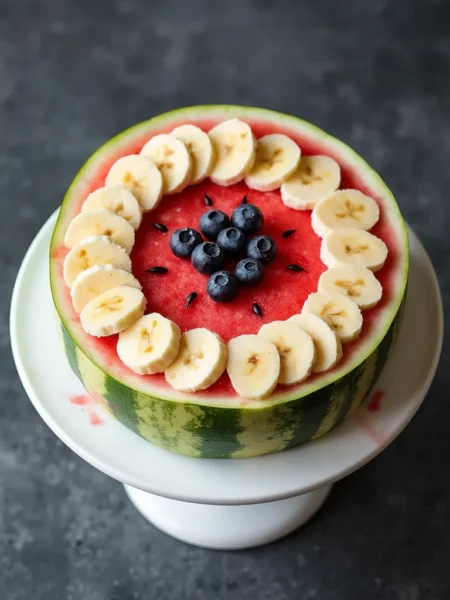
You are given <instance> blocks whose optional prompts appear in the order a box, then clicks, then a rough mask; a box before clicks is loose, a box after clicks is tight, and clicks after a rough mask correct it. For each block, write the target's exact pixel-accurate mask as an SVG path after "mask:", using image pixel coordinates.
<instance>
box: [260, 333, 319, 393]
mask: <svg viewBox="0 0 450 600" xmlns="http://www.w3.org/2000/svg"><path fill="white" fill-rule="evenodd" d="M258 335H260V336H262V337H264V338H266V339H267V340H269V341H270V342H272V344H275V346H276V348H277V350H278V354H279V355H280V375H279V377H278V383H281V384H283V385H292V384H294V383H300V382H301V381H304V380H305V379H306V378H307V377H308V376H309V374H310V373H311V369H312V367H313V365H314V361H315V358H316V349H315V346H314V342H313V340H312V338H311V336H310V335H309V334H308V333H307V332H306V331H305V330H304V329H302V328H301V327H299V326H298V325H296V324H295V323H293V322H290V323H289V322H288V321H272V323H267V324H266V325H263V326H262V327H261V329H260V330H259V333H258Z"/></svg>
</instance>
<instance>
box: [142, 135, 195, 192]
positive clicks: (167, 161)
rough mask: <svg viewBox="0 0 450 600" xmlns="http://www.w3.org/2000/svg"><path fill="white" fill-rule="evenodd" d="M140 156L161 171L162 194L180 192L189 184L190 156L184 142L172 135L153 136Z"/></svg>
mask: <svg viewBox="0 0 450 600" xmlns="http://www.w3.org/2000/svg"><path fill="white" fill-rule="evenodd" d="M141 155H142V156H147V157H148V158H150V159H151V160H152V161H153V162H154V163H155V165H156V166H157V167H158V169H159V170H160V171H161V174H162V178H163V187H164V194H175V193H176V192H180V191H181V190H182V189H183V188H185V187H186V186H187V185H188V183H189V182H190V179H191V172H192V164H193V162H192V158H191V155H190V153H189V151H188V149H187V148H186V146H185V144H184V142H182V141H181V139H179V138H177V137H175V136H174V135H170V134H168V133H160V134H159V135H155V136H154V137H152V138H151V139H150V140H149V141H148V142H147V143H146V144H145V146H144V147H143V148H142V150H141Z"/></svg>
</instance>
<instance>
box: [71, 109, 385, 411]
mask: <svg viewBox="0 0 450 600" xmlns="http://www.w3.org/2000/svg"><path fill="white" fill-rule="evenodd" d="M207 177H209V178H211V180H212V181H213V182H215V183H216V184H219V185H223V186H228V185H232V184H234V183H237V182H239V181H242V180H245V183H246V185H247V186H248V187H249V188H251V189H255V190H260V191H270V190H275V189H280V192H281V199H282V201H283V203H284V204H285V205H286V206H288V207H290V208H292V209H294V210H311V211H312V213H311V225H312V228H313V230H314V232H315V233H316V234H317V235H318V236H319V237H320V238H322V243H321V251H320V258H321V260H322V262H323V263H324V264H325V265H326V267H327V268H328V270H327V271H325V272H324V273H323V274H322V275H321V276H320V279H319V282H318V290H317V292H315V293H312V294H310V296H309V297H308V298H307V300H306V302H305V303H304V305H303V307H302V310H301V313H300V314H296V315H294V316H292V317H291V318H290V319H289V320H288V321H284V322H283V321H274V322H272V323H268V324H265V325H263V326H262V327H261V329H260V330H259V333H258V334H257V335H241V336H238V337H236V338H234V339H232V340H231V341H230V342H229V343H228V345H227V344H225V343H224V341H223V340H222V339H221V338H220V337H219V336H218V335H216V334H215V333H213V332H211V331H209V330H208V329H205V328H198V329H193V330H190V331H186V332H184V333H182V332H181V330H180V328H179V327H178V325H177V324H175V323H173V322H172V321H170V320H169V319H166V318H165V317H164V316H163V315H161V314H157V313H151V314H147V315H144V313H145V308H146V298H145V296H144V294H143V293H142V291H141V285H140V283H139V281H138V280H137V279H136V278H135V277H134V276H133V275H132V273H131V259H130V252H131V250H132V247H133V244H134V239H135V231H136V229H138V227H139V225H140V223H141V220H142V214H143V212H147V211H151V210H152V209H154V208H155V207H156V206H157V205H158V204H159V202H160V201H161V199H162V197H163V195H164V194H174V193H176V192H179V191H181V190H182V189H184V188H185V187H186V186H187V185H191V184H196V183H199V182H200V181H203V180H204V179H205V178H207ZM340 183H341V173H340V167H339V165H338V163H337V162H336V161H335V160H334V159H332V158H331V157H329V156H305V157H303V158H302V157H301V150H300V148H299V146H298V145H297V144H296V143H295V142H294V141H292V140H291V139H290V138H289V137H287V136H286V135H282V134H271V135H265V136H264V137H262V138H260V139H258V140H257V139H256V138H255V136H254V135H253V133H252V130H251V128H250V126H249V125H248V124H247V123H245V122H243V121H240V120H238V119H230V120H227V121H224V122H222V123H219V124H218V125H216V126H215V127H213V128H212V129H211V130H210V131H209V132H208V133H205V132H204V131H202V130H201V129H200V128H199V127H197V126H195V125H190V124H186V125H182V126H180V127H176V128H175V129H174V130H173V131H172V133H170V134H160V135H156V136H154V137H152V138H151V139H150V140H149V141H148V142H147V143H146V144H145V145H144V147H143V148H142V150H141V153H140V154H139V155H130V156H124V157H122V158H120V159H119V160H117V161H116V162H115V163H114V164H113V166H112V167H111V169H110V171H109V173H108V175H107V177H106V180H105V187H102V188H100V189H98V190H96V191H94V192H92V193H91V194H90V195H89V196H88V198H87V199H86V201H85V202H84V204H83V206H82V208H81V212H80V214H79V215H78V216H76V217H75V218H74V219H73V220H72V222H71V223H70V225H69V227H68V229H67V232H66V236H65V245H66V246H67V247H68V248H69V252H68V254H67V256H66V258H65V262H64V270H63V273H64V280H65V283H66V285H67V286H68V287H69V288H70V289H71V297H72V301H73V306H74V308H75V311H76V312H77V313H79V314H80V321H81V324H82V327H83V328H84V330H85V331H86V332H87V333H88V334H90V335H92V336H97V337H102V336H109V335H113V334H119V336H118V342H117V353H118V356H119V358H120V359H121V360H122V362H123V363H124V364H125V365H126V366H127V367H129V368H130V369H131V370H132V371H134V372H135V373H137V374H140V375H147V374H154V373H162V372H164V373H165V376H166V380H167V382H168V383H169V384H170V385H171V386H173V387H174V388H175V389H177V390H180V391H183V392H195V391H198V390H204V389H206V388H207V387H209V386H210V385H212V384H213V383H215V382H216V381H217V380H218V379H219V377H220V376H221V375H222V374H223V373H224V371H225V370H226V371H227V372H228V375H229V378H230V380H231V383H232V385H233V387H234V389H235V391H236V392H237V394H238V395H239V396H241V397H243V398H249V399H262V398H267V397H268V396H270V394H271V393H272V392H273V390H274V389H275V387H276V385H278V384H280V385H293V384H298V383H300V382H302V381H304V380H305V379H306V378H307V377H308V376H309V375H310V374H311V373H322V372H324V371H327V370H329V369H332V368H333V367H334V366H335V365H336V364H337V363H338V362H339V360H340V359H341V357H342V344H346V343H348V342H351V341H352V340H354V339H356V338H357V337H358V335H359V334H360V332H361V329H362V325H363V317H362V311H364V310H367V309H370V308H372V307H374V306H375V305H376V304H377V303H378V302H379V301H380V299H381V296H382V287H381V284H380V283H379V281H378V279H377V278H376V277H375V275H374V272H376V271H378V270H379V269H381V268H382V266H383V265H384V262H385V260H386V257H387V247H386V245H385V244H384V242H383V241H382V240H380V239H379V238H377V237H375V236H374V235H372V234H371V233H369V230H370V229H371V228H372V227H373V226H374V225H375V223H376V222H377V221H378V219H379V213H380V211H379V207H378V204H377V202H376V201H375V200H373V199H372V198H370V197H368V196H366V195H365V194H363V193H362V192H360V191H358V190H355V189H344V190H343V189H339V186H340Z"/></svg>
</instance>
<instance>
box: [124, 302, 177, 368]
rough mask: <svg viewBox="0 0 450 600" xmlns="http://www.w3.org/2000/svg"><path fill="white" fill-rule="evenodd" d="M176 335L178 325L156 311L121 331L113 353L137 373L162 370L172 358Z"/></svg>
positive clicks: (174, 355)
mask: <svg viewBox="0 0 450 600" xmlns="http://www.w3.org/2000/svg"><path fill="white" fill-rule="evenodd" d="M180 337H181V331H180V328H179V327H178V325H176V324H175V323H174V322H173V321H170V320H169V319H166V318H165V317H163V316H162V315H160V314H158V313H150V314H148V315H145V317H142V318H141V319H140V320H139V321H137V323H134V324H133V325H132V326H131V327H130V328H129V329H127V330H125V331H122V333H121V334H120V335H119V340H118V342H117V354H118V355H119V358H120V359H121V360H122V362H123V363H124V364H125V365H127V367H129V368H130V369H131V370H132V371H134V372H135V373H138V374H139V375H152V374H153V373H162V372H163V371H164V370H165V369H167V367H169V365H171V364H172V362H173V361H174V360H175V358H176V356H177V354H178V351H179V348H180Z"/></svg>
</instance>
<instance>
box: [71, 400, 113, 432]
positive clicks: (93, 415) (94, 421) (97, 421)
mask: <svg viewBox="0 0 450 600" xmlns="http://www.w3.org/2000/svg"><path fill="white" fill-rule="evenodd" d="M69 400H70V402H71V404H74V405H75V406H81V407H82V410H84V408H85V407H89V412H88V415H89V423H90V424H91V425H94V426H98V425H104V424H105V422H104V421H103V419H102V418H101V417H99V416H98V414H97V412H96V411H95V410H94V409H93V408H92V405H93V404H95V401H94V399H93V398H92V397H91V396H90V395H89V394H77V395H75V396H69Z"/></svg>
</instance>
